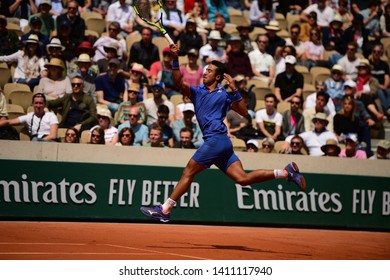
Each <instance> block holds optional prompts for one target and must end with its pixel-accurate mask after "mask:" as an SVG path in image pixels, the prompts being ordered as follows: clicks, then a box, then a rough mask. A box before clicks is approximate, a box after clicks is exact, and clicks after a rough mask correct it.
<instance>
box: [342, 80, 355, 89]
mask: <svg viewBox="0 0 390 280" xmlns="http://www.w3.org/2000/svg"><path fill="white" fill-rule="evenodd" d="M344 87H351V88H355V87H356V83H355V82H354V81H352V80H346V81H345V83H344Z"/></svg>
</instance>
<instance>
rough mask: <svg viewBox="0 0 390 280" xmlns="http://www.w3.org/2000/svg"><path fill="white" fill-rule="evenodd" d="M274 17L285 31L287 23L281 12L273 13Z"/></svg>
mask: <svg viewBox="0 0 390 280" xmlns="http://www.w3.org/2000/svg"><path fill="white" fill-rule="evenodd" d="M275 19H276V20H277V21H278V22H279V27H280V29H282V30H285V31H287V27H288V23H287V19H286V18H285V16H284V15H283V14H281V13H275Z"/></svg>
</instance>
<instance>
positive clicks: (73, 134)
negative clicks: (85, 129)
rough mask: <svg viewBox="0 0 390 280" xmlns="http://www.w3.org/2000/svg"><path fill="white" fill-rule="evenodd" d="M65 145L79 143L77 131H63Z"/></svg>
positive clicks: (70, 129)
mask: <svg viewBox="0 0 390 280" xmlns="http://www.w3.org/2000/svg"><path fill="white" fill-rule="evenodd" d="M65 143H80V137H79V131H78V130H77V129H75V128H74V127H69V128H67V129H66V131H65Z"/></svg>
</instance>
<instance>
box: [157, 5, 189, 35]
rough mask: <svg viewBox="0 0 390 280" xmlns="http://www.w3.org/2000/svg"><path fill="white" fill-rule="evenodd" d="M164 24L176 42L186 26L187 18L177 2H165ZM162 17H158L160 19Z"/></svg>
mask: <svg viewBox="0 0 390 280" xmlns="http://www.w3.org/2000/svg"><path fill="white" fill-rule="evenodd" d="M164 7H165V9H164V10H163V13H162V22H163V23H164V26H165V29H166V30H167V32H168V34H169V36H171V38H172V39H173V40H174V41H175V42H176V41H177V40H178V39H179V37H180V34H181V33H182V32H183V31H184V28H185V26H186V18H185V16H184V14H183V12H182V11H181V10H179V9H178V8H177V6H176V0H165V1H164ZM159 16H160V15H158V17H159Z"/></svg>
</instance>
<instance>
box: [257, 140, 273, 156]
mask: <svg viewBox="0 0 390 280" xmlns="http://www.w3.org/2000/svg"><path fill="white" fill-rule="evenodd" d="M261 147H262V149H261V150H260V152H261V153H264V154H271V153H276V150H275V141H274V139H273V138H270V137H267V138H264V139H263V141H262V143H261Z"/></svg>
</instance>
